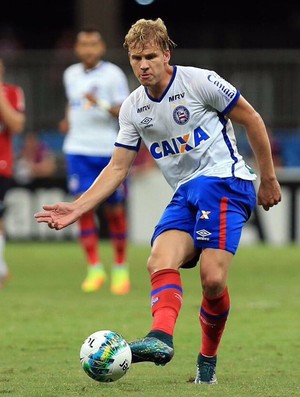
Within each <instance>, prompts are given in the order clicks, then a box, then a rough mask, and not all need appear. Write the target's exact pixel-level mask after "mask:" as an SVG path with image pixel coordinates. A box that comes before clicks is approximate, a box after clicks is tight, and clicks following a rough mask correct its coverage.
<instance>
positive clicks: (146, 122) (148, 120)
mask: <svg viewBox="0 0 300 397" xmlns="http://www.w3.org/2000/svg"><path fill="white" fill-rule="evenodd" d="M152 120H153V119H152V118H151V117H145V118H144V119H143V120H142V121H140V124H143V125H144V127H145V128H149V127H152V126H153V124H152V123H151V121H152Z"/></svg>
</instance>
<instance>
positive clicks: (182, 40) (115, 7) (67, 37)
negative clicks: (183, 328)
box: [0, 0, 300, 243]
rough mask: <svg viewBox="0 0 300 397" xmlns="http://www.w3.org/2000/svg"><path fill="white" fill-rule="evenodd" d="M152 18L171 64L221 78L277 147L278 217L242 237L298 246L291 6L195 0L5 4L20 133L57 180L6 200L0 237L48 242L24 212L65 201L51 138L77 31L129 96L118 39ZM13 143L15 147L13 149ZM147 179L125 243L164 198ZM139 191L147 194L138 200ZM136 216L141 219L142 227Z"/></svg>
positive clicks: (3, 29)
mask: <svg viewBox="0 0 300 397" xmlns="http://www.w3.org/2000/svg"><path fill="white" fill-rule="evenodd" d="M158 16H159V17H161V18H163V20H164V21H165V22H166V24H167V26H168V28H169V33H170V36H171V38H172V39H173V40H174V41H175V42H176V43H177V44H178V47H177V49H176V50H175V52H174V55H173V63H180V64H186V65H188V64H190V65H195V66H200V67H205V68H211V69H214V70H216V71H217V72H218V73H219V74H221V75H222V76H224V77H225V78H227V79H228V80H229V81H231V82H232V83H233V84H235V85H236V86H237V87H238V88H239V89H240V90H241V92H242V93H243V94H244V95H245V96H246V97H247V98H248V99H249V101H250V102H251V103H252V104H253V105H254V106H255V107H256V109H257V110H258V111H259V112H260V113H261V114H262V115H263V117H264V119H265V121H266V123H267V125H268V127H269V128H270V129H271V130H272V132H273V134H274V136H276V137H277V138H278V139H279V141H280V144H281V149H282V153H281V154H282V159H283V164H284V170H280V178H281V182H282V183H283V184H284V186H283V189H284V200H283V203H282V204H281V205H280V208H279V207H278V208H279V209H278V210H277V208H276V210H274V211H273V210H272V216H271V217H269V215H268V214H267V215H264V216H263V217H262V219H260V222H259V223H262V225H261V224H259V225H258V223H257V220H258V219H257V217H255V219H254V220H253V224H254V237H253V234H251V233H250V234H251V236H252V237H251V238H249V239H248V238H247V240H249V241H252V240H253V238H254V239H257V238H258V239H262V238H263V239H266V240H267V241H270V242H274V243H286V242H289V241H291V240H292V241H298V242H299V239H300V232H299V229H300V226H299V221H298V219H297V215H296V214H297V213H299V212H300V211H299V209H300V205H299V183H300V182H299V180H300V176H299V175H298V174H300V173H299V172H298V171H299V168H298V167H300V116H299V108H300V90H299V86H300V65H299V63H300V50H299V38H300V5H297V4H296V5H294V4H293V5H292V4H291V3H290V2H284V4H281V3H279V4H273V5H272V6H268V5H267V4H251V6H250V7H249V9H247V12H242V11H241V10H240V7H236V8H229V7H228V6H226V5H225V4H224V5H222V4H221V5H215V6H212V5H211V4H210V3H204V2H203V3H199V2H198V1H196V0H195V1H192V0H186V1H185V2H176V3H175V2H174V1H170V0H155V1H154V2H153V3H152V4H151V5H149V6H141V5H138V4H137V3H136V2H135V1H134V0H99V1H98V0H77V1H70V0H64V1H61V2H57V3H56V2H53V3H51V5H48V6H45V4H44V3H41V2H37V1H31V2H29V3H28V2H26V3H24V2H23V3H20V4H18V6H17V7H16V6H15V4H14V3H6V5H5V12H2V13H1V14H0V53H1V56H2V57H3V58H4V60H5V63H6V65H7V76H6V77H7V80H8V81H11V82H14V83H17V84H20V85H21V86H22V87H23V88H24V91H25V95H26V107H27V123H26V131H38V132H39V133H40V136H41V138H42V139H43V140H45V141H46V142H47V143H48V144H49V145H50V146H51V148H52V149H53V150H54V151H55V153H56V156H57V160H58V163H59V164H60V165H61V169H59V170H58V173H57V178H54V179H53V180H51V181H44V183H42V184H41V185H40V186H33V187H32V186H31V189H33V190H29V191H28V189H27V190H25V191H24V187H22V188H21V189H20V190H18V191H16V190H15V191H14V192H13V194H11V195H10V197H9V207H10V208H11V210H10V211H8V215H9V217H8V234H9V238H36V237H37V238H43V239H44V238H53V233H51V234H49V231H46V230H45V229H43V230H42V229H41V228H39V229H37V225H35V224H34V220H33V219H31V214H32V213H33V212H34V210H35V208H39V207H40V205H41V204H42V203H45V202H46V201H47V202H49V201H54V200H56V199H59V198H61V197H63V198H65V196H64V194H65V193H64V179H63V177H62V175H63V167H64V163H63V158H62V155H61V144H62V139H63V137H62V136H61V135H60V134H59V132H58V131H57V123H58V121H59V120H60V119H61V118H62V115H63V111H64V104H65V98H64V93H63V87H62V81H61V77H62V72H63V70H64V69H65V67H67V66H68V65H69V64H70V63H72V62H74V61H75V59H74V58H73V52H72V44H73V39H74V34H75V32H76V31H77V30H78V29H79V28H80V27H82V26H85V25H90V24H93V25H96V26H98V27H99V28H100V30H101V31H102V33H103V36H104V38H105V40H106V41H107V44H108V52H107V58H108V59H110V60H111V61H113V62H115V63H117V64H119V65H120V66H121V67H122V68H123V69H124V70H125V72H126V73H127V75H128V77H129V81H130V85H131V88H132V89H133V88H135V86H136V80H135V78H134V76H133V75H132V73H131V70H130V67H129V64H128V60H127V55H126V53H125V51H124V50H123V48H122V43H123V38H124V34H125V33H126V32H127V30H128V28H129V26H130V25H131V23H133V22H134V21H135V20H136V19H138V18H141V17H145V18H156V17H158ZM26 131H25V132H26ZM237 135H238V139H239V141H240V146H241V149H242V151H243V154H244V155H245V156H246V157H248V156H249V157H250V156H251V153H250V151H249V147H248V144H247V141H246V140H245V137H244V135H243V133H242V132H241V131H239V130H237ZM19 144H20V142H19V141H17V140H16V146H18V145H19ZM148 178H149V179H146V180H143V181H139V182H138V183H137V184H136V183H133V187H132V200H130V203H131V204H129V205H130V206H131V207H132V208H131V211H130V214H131V218H130V221H131V236H132V238H133V240H138V239H139V238H141V239H142V240H143V241H144V240H147V238H148V236H149V233H150V231H151V230H152V221H153V219H157V215H156V214H158V213H159V212H160V209H161V207H162V206H163V205H164V203H165V202H166V200H167V198H168V196H169V195H170V191H169V190H168V187H163V186H165V184H164V181H162V180H161V179H160V178H159V177H158V175H157V174H155V173H154V174H151V173H150V174H149V175H148ZM145 189H146V190H149V192H148V193H149V194H147V195H146V194H145ZM161 189H164V190H161ZM155 191H160V192H161V191H163V192H164V194H162V195H161V199H160V200H161V201H160V200H155V201H156V208H155V210H154V213H153V212H152V210H151V209H152V208H153V200H152V203H151V200H150V202H149V203H145V201H144V200H139V199H138V197H139V196H140V193H141V192H143V196H144V197H145V196H147V197H151V194H152V195H153V194H155ZM62 194H63V196H62ZM152 197H153V196H152ZM20 200H21V202H22V206H20V205H19V203H20ZM145 204H146V205H145ZM145 207H146V208H147V211H145ZM258 215H259V212H258ZM28 217H29V218H28ZM141 217H143V218H142V219H144V220H145V222H143V229H142V230H141V229H140V227H141V226H140V223H141V222H140V219H141ZM274 222H275V223H274ZM16 225H17V226H16ZM145 225H147V226H145ZM145 228H147V230H145ZM41 230H42V231H41ZM50 232H51V231H50ZM75 232H76V231H75V229H70V231H67V232H65V233H61V234H60V235H56V237H55V238H65V237H72V236H73V234H75ZM57 236H59V237H57Z"/></svg>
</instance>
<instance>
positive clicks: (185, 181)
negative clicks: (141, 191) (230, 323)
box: [36, 18, 281, 384]
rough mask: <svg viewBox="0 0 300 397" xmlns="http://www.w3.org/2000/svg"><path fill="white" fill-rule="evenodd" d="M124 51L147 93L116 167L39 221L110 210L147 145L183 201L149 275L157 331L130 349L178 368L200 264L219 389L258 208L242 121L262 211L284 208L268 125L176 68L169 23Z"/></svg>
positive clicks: (213, 76)
mask: <svg viewBox="0 0 300 397" xmlns="http://www.w3.org/2000/svg"><path fill="white" fill-rule="evenodd" d="M124 47H125V48H126V49H127V50H128V54H129V60H130V64H131V67H132V69H133V72H134V74H135V76H136V77H137V79H138V80H139V82H140V84H141V86H140V87H138V88H137V89H136V90H134V91H133V92H132V93H131V95H130V96H129V97H128V98H127V99H126V100H125V101H124V103H123V105H122V108H121V111H120V116H119V120H120V131H119V134H118V137H117V140H116V143H115V146H116V148H115V151H114V154H113V157H112V161H111V162H110V164H109V165H108V166H107V167H106V168H105V170H104V171H103V172H102V173H101V174H100V175H99V177H98V178H97V179H96V181H95V183H94V184H93V186H92V187H91V188H90V189H89V190H88V191H87V192H85V193H84V194H83V195H82V196H81V197H80V198H79V199H77V200H76V201H74V202H73V203H58V204H55V205H50V206H48V205H46V206H44V207H43V208H44V210H46V211H45V212H41V213H39V214H36V218H37V220H38V222H48V225H49V227H50V228H55V229H61V228H63V227H65V226H67V225H68V224H71V223H73V222H74V221H76V220H77V219H78V218H79V217H80V216H81V215H82V214H83V213H85V212H87V211H89V210H91V208H94V207H95V206H96V205H98V203H101V202H102V201H103V200H105V199H106V197H108V196H109V195H110V194H111V193H112V192H113V191H114V190H115V189H116V188H117V187H118V186H119V184H120V183H122V181H123V180H124V179H125V178H126V176H127V174H128V172H129V170H130V167H131V166H132V164H133V162H134V160H135V158H136V152H137V151H138V150H139V147H140V141H141V139H142V140H143V141H144V142H145V144H146V146H147V147H148V150H149V151H150V153H151V154H152V156H153V158H154V159H155V161H156V162H157V165H158V167H159V168H160V169H161V171H162V173H163V175H164V176H165V178H166V180H167V181H168V183H169V184H170V185H171V187H172V188H173V189H174V196H173V198H172V200H171V202H170V203H169V205H168V206H167V207H166V209H165V211H164V213H163V214H162V217H161V219H160V220H159V222H158V224H157V225H156V227H155V230H154V234H153V236H152V241H151V245H152V249H151V254H150V257H149V259H148V263H147V266H148V271H149V274H150V279H151V284H152V291H151V311H152V317H153V322H152V325H151V327H150V332H149V333H148V334H147V335H146V336H145V337H143V338H141V339H137V340H135V341H132V342H131V343H130V347H131V351H132V362H133V363H137V362H143V361H146V362H147V361H149V362H154V363H155V364H156V365H165V364H166V363H167V362H169V361H170V360H171V359H172V357H173V355H174V346H173V334H174V329H175V324H176V320H177V317H178V314H179V312H180V309H181V305H182V300H183V288H182V282H181V274H180V269H181V268H190V267H194V266H196V265H197V263H198V261H199V258H200V280H201V287H202V288H199V298H200V293H201V292H202V300H201V305H200V310H199V322H200V327H201V331H202V338H201V344H200V348H199V351H198V355H197V361H196V365H197V369H196V377H195V379H194V382H195V383H196V384H200V383H201V384H202V383H205V384H215V383H217V379H216V364H217V353H218V348H219V345H220V341H221V338H222V334H223V331H224V329H225V324H226V321H227V317H228V314H229V309H230V298H229V289H228V286H227V278H228V273H229V268H230V265H231V262H232V259H233V257H234V254H235V252H236V250H237V248H238V245H239V241H240V237H241V233H242V229H243V226H244V225H245V223H246V222H247V220H248V219H249V217H250V215H251V213H252V211H253V209H254V207H255V205H256V192H255V188H254V184H253V181H254V180H255V179H256V175H255V174H254V172H253V170H252V169H251V168H250V167H249V166H248V165H247V164H246V163H245V161H244V159H243V157H242V156H241V155H240V154H239V152H238V149H237V146H236V138H235V133H234V129H233V125H232V121H234V122H236V123H238V124H240V125H242V126H243V127H244V128H245V131H246V133H247V137H248V138H249V141H250V143H251V146H252V149H253V152H254V154H255V156H256V160H257V164H258V169H259V172H260V185H259V188H258V193H257V195H258V199H257V202H258V204H259V205H262V206H263V208H264V209H265V210H269V208H270V207H273V206H274V205H276V204H278V203H279V202H280V200H281V191H280V186H279V183H278V181H277V178H276V175H275V171H274V164H273V162H272V154H271V147H270V142H269V139H268V134H267V131H266V127H265V124H264V122H263V120H262V118H261V116H260V115H259V114H258V113H257V112H256V111H255V109H254V108H253V107H252V106H251V105H250V104H249V103H248V102H247V101H246V99H245V98H244V97H243V96H242V95H241V94H240V92H239V91H238V90H237V89H236V88H235V87H234V86H233V85H231V84H230V83H229V82H227V81H226V80H224V79H223V78H222V77H220V76H219V75H218V74H217V73H215V72H214V71H211V70H207V69H200V68H196V67H188V66H177V65H176V66H172V65H171V64H170V59H171V51H172V49H173V48H174V47H175V44H174V42H173V41H172V40H171V39H170V38H169V36H168V32H167V28H166V26H165V25H164V23H163V21H162V20H161V19H160V18H158V19H157V20H154V21H153V20H145V19H141V20H138V21H137V22H136V23H135V24H134V25H133V26H131V28H130V30H129V32H128V33H127V35H126V37H125V43H124ZM141 221H142V220H141ZM201 289H202V291H201ZM187 326H188V325H187Z"/></svg>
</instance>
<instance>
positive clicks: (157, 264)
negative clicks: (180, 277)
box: [147, 252, 177, 275]
mask: <svg viewBox="0 0 300 397" xmlns="http://www.w3.org/2000/svg"><path fill="white" fill-rule="evenodd" d="M174 268H175V267H174V266H173V264H172V262H171V261H170V260H169V259H167V258H165V257H163V256H162V255H159V254H156V253H154V252H152V253H151V254H150V256H149V258H148V261H147V270H148V272H149V274H150V275H151V274H153V273H155V272H158V271H160V270H164V269H174ZM176 270H177V268H176Z"/></svg>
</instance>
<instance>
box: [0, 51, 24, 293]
mask: <svg viewBox="0 0 300 397" xmlns="http://www.w3.org/2000/svg"><path fill="white" fill-rule="evenodd" d="M4 71H5V66H4V61H3V59H1V58H0V288H1V287H2V286H3V285H4V283H5V281H6V280H7V278H8V276H9V270H8V267H7V264H6V262H5V257H4V248H5V231H4V217H3V215H4V208H5V205H4V198H5V194H6V192H7V191H8V189H9V188H10V187H11V186H12V184H13V160H14V153H13V135H14V134H19V133H21V132H22V131H23V129H24V125H25V114H24V111H25V103H24V92H23V89H22V88H21V87H19V86H17V85H12V84H7V83H5V82H4Z"/></svg>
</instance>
